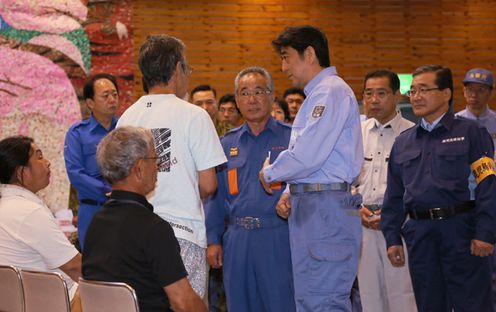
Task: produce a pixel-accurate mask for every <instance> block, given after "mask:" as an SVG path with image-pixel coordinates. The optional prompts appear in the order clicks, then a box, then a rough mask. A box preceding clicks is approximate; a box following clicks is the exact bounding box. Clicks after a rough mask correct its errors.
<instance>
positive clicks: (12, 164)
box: [0, 136, 34, 184]
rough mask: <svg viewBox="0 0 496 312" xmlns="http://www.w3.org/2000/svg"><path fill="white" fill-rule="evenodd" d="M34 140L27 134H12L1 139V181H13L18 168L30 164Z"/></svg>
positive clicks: (4, 182)
mask: <svg viewBox="0 0 496 312" xmlns="http://www.w3.org/2000/svg"><path fill="white" fill-rule="evenodd" d="M33 142H34V141H33V139H32V138H30V137H26V136H11V137H8V138H5V139H3V140H1V141H0V183H3V184H8V183H10V182H12V181H13V180H14V176H15V171H16V169H17V168H18V167H20V166H26V165H27V164H28V162H29V157H31V154H32V153H31V143H33Z"/></svg>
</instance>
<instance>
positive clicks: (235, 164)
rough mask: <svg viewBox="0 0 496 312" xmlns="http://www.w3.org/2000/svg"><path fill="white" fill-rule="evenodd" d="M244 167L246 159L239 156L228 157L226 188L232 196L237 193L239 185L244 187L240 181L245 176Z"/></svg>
mask: <svg viewBox="0 0 496 312" xmlns="http://www.w3.org/2000/svg"><path fill="white" fill-rule="evenodd" d="M245 167H246V159H245V158H241V157H239V158H238V157H236V158H232V159H229V161H228V163H227V190H228V192H229V194H230V195H232V196H236V195H238V194H239V191H240V187H244V186H243V183H242V181H243V179H244V178H245V177H244V175H245V173H246V172H245V171H246V170H244V169H246V168H245Z"/></svg>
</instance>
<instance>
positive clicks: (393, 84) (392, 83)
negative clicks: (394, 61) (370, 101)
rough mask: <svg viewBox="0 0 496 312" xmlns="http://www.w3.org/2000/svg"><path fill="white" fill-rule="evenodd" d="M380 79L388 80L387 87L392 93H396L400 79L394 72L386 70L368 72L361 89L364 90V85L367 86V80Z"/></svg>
mask: <svg viewBox="0 0 496 312" xmlns="http://www.w3.org/2000/svg"><path fill="white" fill-rule="evenodd" d="M382 77H387V78H388V80H389V87H390V88H391V90H393V93H396V91H398V90H399V89H400V78H399V77H398V75H397V74H396V73H395V72H393V71H390V70H388V69H377V70H373V71H371V72H368V73H367V75H365V79H364V81H363V89H364V90H365V85H366V84H367V80H369V79H370V78H382Z"/></svg>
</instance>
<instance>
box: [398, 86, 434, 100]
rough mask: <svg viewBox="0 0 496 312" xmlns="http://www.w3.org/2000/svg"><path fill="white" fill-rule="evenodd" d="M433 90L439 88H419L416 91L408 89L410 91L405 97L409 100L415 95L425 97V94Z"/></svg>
mask: <svg viewBox="0 0 496 312" xmlns="http://www.w3.org/2000/svg"><path fill="white" fill-rule="evenodd" d="M434 90H441V88H439V87H433V88H426V87H420V88H418V89H410V90H408V91H406V92H405V95H406V96H407V97H409V98H412V97H414V96H415V95H417V93H418V94H419V95H421V96H422V95H425V94H426V93H427V92H429V91H434Z"/></svg>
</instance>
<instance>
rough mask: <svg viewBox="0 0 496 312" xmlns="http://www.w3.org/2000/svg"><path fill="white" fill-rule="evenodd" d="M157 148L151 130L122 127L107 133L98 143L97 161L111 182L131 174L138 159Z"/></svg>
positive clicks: (104, 175)
mask: <svg viewBox="0 0 496 312" xmlns="http://www.w3.org/2000/svg"><path fill="white" fill-rule="evenodd" d="M150 148H155V146H154V143H153V136H152V133H151V131H150V130H148V129H144V128H136V127H130V126H126V127H121V128H117V129H115V130H113V131H112V132H110V133H109V134H107V135H106V136H105V137H104V138H103V139H102V140H101V141H100V144H98V148H97V150H96V161H97V163H98V166H99V167H100V171H101V173H102V176H103V177H104V178H105V179H106V180H107V181H109V182H110V183H111V184H113V183H114V182H117V181H120V180H123V179H125V178H127V177H128V176H129V174H130V173H131V169H132V168H133V166H134V164H135V163H136V161H137V160H138V159H141V158H143V157H146V156H147V155H148V151H149V150H150Z"/></svg>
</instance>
